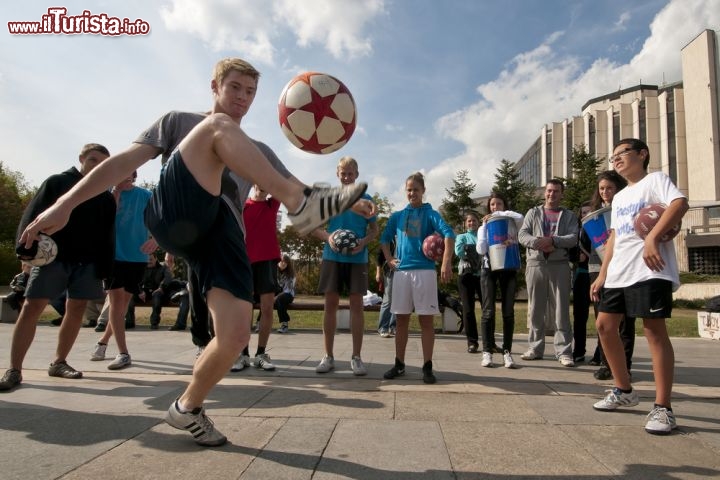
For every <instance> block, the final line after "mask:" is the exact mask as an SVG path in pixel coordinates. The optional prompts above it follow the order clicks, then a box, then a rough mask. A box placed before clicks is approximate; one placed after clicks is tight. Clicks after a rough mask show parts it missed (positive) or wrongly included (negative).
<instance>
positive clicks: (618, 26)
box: [613, 12, 632, 32]
mask: <svg viewBox="0 0 720 480" xmlns="http://www.w3.org/2000/svg"><path fill="white" fill-rule="evenodd" d="M631 18H632V15H631V14H630V12H622V13H621V14H620V18H618V19H617V22H615V24H614V25H613V31H614V32H618V31H621V30H625V29H626V28H627V24H628V22H629V21H630V19H631Z"/></svg>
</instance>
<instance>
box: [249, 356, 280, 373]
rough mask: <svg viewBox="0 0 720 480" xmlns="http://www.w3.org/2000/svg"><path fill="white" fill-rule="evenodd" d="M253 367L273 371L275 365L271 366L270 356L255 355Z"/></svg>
mask: <svg viewBox="0 0 720 480" xmlns="http://www.w3.org/2000/svg"><path fill="white" fill-rule="evenodd" d="M253 367H255V368H260V369H262V370H265V371H268V372H270V371H272V370H275V365H273V364H272V362H271V361H270V355H268V354H267V353H261V354H260V355H255V361H253Z"/></svg>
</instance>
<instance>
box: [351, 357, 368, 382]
mask: <svg viewBox="0 0 720 480" xmlns="http://www.w3.org/2000/svg"><path fill="white" fill-rule="evenodd" d="M350 368H351V369H352V372H353V375H356V376H358V377H359V376H362V375H367V368H366V367H365V364H364V363H363V361H362V358H360V357H359V356H357V355H355V356H353V357H352V358H351V359H350Z"/></svg>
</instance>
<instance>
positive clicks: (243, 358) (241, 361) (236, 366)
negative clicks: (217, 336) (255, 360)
mask: <svg viewBox="0 0 720 480" xmlns="http://www.w3.org/2000/svg"><path fill="white" fill-rule="evenodd" d="M249 366H250V357H249V356H248V355H242V354H240V356H239V357H238V358H237V360H235V363H233V366H232V367H230V371H231V372H239V371H241V370H244V369H245V367H249Z"/></svg>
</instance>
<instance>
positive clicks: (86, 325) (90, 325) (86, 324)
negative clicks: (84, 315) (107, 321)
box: [82, 320, 97, 328]
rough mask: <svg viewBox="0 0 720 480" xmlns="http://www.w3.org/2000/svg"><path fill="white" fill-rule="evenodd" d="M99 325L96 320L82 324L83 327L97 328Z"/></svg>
mask: <svg viewBox="0 0 720 480" xmlns="http://www.w3.org/2000/svg"><path fill="white" fill-rule="evenodd" d="M95 327H97V321H96V320H90V321H87V322H85V323H83V324H82V328H95Z"/></svg>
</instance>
